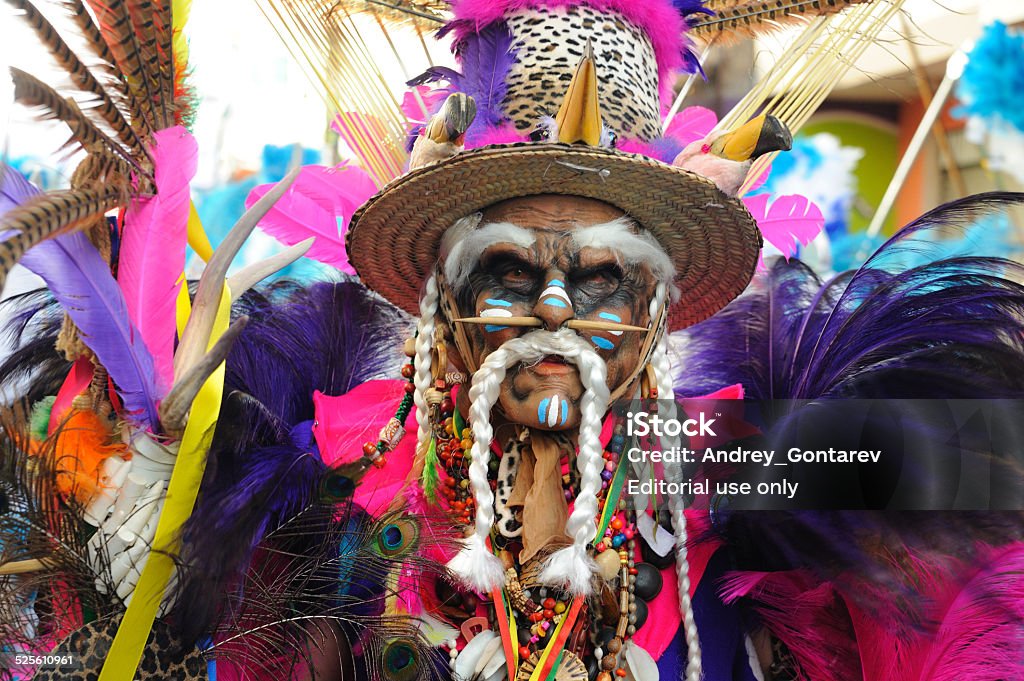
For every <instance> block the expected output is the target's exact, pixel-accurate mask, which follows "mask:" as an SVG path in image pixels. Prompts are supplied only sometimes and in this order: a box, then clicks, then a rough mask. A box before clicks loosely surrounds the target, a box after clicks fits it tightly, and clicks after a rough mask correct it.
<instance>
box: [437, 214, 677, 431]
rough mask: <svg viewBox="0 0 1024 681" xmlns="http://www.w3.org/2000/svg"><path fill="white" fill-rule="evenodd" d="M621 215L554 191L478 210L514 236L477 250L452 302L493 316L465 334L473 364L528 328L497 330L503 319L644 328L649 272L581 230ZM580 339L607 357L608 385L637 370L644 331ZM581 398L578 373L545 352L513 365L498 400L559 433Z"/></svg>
mask: <svg viewBox="0 0 1024 681" xmlns="http://www.w3.org/2000/svg"><path fill="white" fill-rule="evenodd" d="M622 217H623V214H622V211H620V210H618V209H617V208H614V207H612V206H610V205H608V204H605V203H602V202H600V201H595V200H592V199H586V198H582V197H572V196H554V195H544V196H531V197H525V198H520V199H512V200H509V201H505V202H502V203H500V204H496V205H494V206H492V207H490V208H488V209H487V210H485V211H484V215H483V224H494V223H509V224H511V225H515V226H516V227H517V228H519V230H518V233H519V238H516V239H503V238H502V237H501V236H500V234H498V235H496V236H495V240H494V242H493V243H490V244H485V245H483V246H482V248H479V249H477V253H474V254H473V255H474V256H475V257H476V262H475V263H473V264H472V270H471V273H470V274H469V277H468V281H467V285H465V286H463V287H462V288H461V290H460V293H459V295H458V296H457V302H458V305H459V308H460V313H461V314H462V315H463V316H467V317H487V318H490V319H493V322H492V323H490V324H486V325H473V326H472V327H471V328H467V333H468V336H469V339H470V345H471V352H472V354H473V359H474V361H475V363H476V364H477V365H478V366H479V364H480V362H481V361H482V360H483V359H484V358H485V357H486V356H487V355H488V354H490V353H491V352H493V351H494V350H496V349H497V348H499V347H500V346H501V345H502V344H503V343H505V342H507V341H508V340H510V339H512V338H515V337H517V336H521V335H523V334H525V333H528V332H530V331H533V330H534V329H532V328H523V327H515V326H506V325H503V324H502V319H503V318H507V317H539V318H540V319H541V320H542V321H543V323H544V327H543V328H546V329H547V330H550V331H556V330H558V329H559V328H561V327H562V326H563V324H565V322H567V321H568V320H570V319H573V318H576V319H586V320H594V321H606V322H607V321H611V322H618V323H622V324H630V325H634V326H647V325H648V323H649V321H650V316H649V309H648V308H649V304H650V301H651V299H652V297H653V296H654V292H655V288H656V285H657V281H656V279H655V276H654V274H653V273H652V271H651V269H650V268H649V267H648V266H646V265H645V264H642V263H637V264H633V265H629V264H624V263H628V259H627V258H624V257H622V254H621V253H619V252H618V251H617V250H614V249H612V248H608V247H604V246H602V245H601V241H602V240H601V239H600V238H599V237H598V235H597V233H596V232H595V231H591V232H590V233H587V231H586V230H587V229H588V228H591V227H593V226H595V225H604V224H607V223H609V222H612V221H615V220H617V219H619V218H622ZM625 229H627V228H625V227H620V231H621V230H625ZM626 236H627V237H629V236H630V235H629V234H627V235H626ZM578 333H579V334H580V336H581V337H582V338H584V339H585V340H586V341H587V342H589V343H590V344H591V345H593V347H594V348H595V349H596V350H597V352H598V354H599V355H600V356H601V357H602V358H603V359H604V360H605V361H606V363H607V368H608V386H609V388H610V389H612V390H614V389H615V388H617V387H618V386H619V385H620V384H621V383H622V382H623V381H624V380H626V379H627V378H628V377H629V376H630V374H631V373H632V372H633V371H634V369H636V367H637V364H638V362H639V361H640V350H641V347H642V345H643V341H644V334H643V333H640V332H621V331H589V330H588V331H578ZM463 393H468V391H463ZM582 395H583V385H582V383H581V382H580V378H579V370H578V369H577V367H576V366H575V365H573V364H570V363H567V362H565V361H564V360H563V359H561V358H560V357H556V356H551V355H549V356H546V357H544V358H543V359H540V360H539V361H537V362H535V363H532V364H530V365H524V364H520V365H519V366H516V367H510V369H509V371H508V373H507V375H506V378H505V381H504V383H503V384H502V390H501V395H500V397H499V402H498V404H499V407H500V408H501V411H502V412H503V414H504V416H505V417H506V418H507V419H508V420H510V421H512V422H514V423H520V424H525V425H530V426H532V427H539V428H542V429H547V430H563V429H567V428H573V427H575V426H577V425H578V424H579V421H580V412H579V402H580V398H581V397H582Z"/></svg>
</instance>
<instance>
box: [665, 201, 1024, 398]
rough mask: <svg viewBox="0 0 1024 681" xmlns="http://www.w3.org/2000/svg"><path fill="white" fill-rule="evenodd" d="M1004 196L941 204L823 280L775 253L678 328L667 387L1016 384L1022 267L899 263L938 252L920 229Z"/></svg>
mask: <svg viewBox="0 0 1024 681" xmlns="http://www.w3.org/2000/svg"><path fill="white" fill-rule="evenodd" d="M1015 203H1024V194H1013V193H992V194H984V195H978V196H975V197H969V198H967V199H961V200H959V201H955V202H952V203H949V204H946V205H945V206H941V207H939V208H937V209H935V210H933V211H931V212H930V213H928V214H927V215H925V216H922V217H921V218H919V219H918V220H916V221H914V222H913V223H911V224H910V225H908V226H907V227H905V228H904V229H903V230H901V231H900V233H899V234H897V235H896V236H895V237H893V238H892V239H890V240H889V241H888V242H887V243H885V244H884V245H883V246H882V247H881V248H880V249H879V250H878V251H877V252H876V253H875V254H874V255H873V256H871V258H869V259H868V261H867V262H866V263H865V264H864V265H863V266H862V267H861V268H860V269H859V270H857V271H856V272H849V273H846V274H842V275H839V276H838V277H836V278H834V279H833V280H831V281H829V282H822V281H821V280H820V279H818V277H817V276H816V275H815V274H814V273H813V272H812V271H811V270H810V269H808V268H807V267H806V266H804V265H802V264H800V263H797V262H795V261H790V262H789V263H786V262H785V261H782V260H778V261H775V262H774V263H773V264H771V265H770V266H769V268H768V270H767V271H766V272H765V273H764V274H763V276H761V277H759V278H758V279H756V280H755V281H754V282H753V284H752V285H751V287H750V289H749V290H748V292H747V293H745V294H744V295H743V296H741V297H740V298H738V299H737V300H735V301H733V303H732V304H730V305H729V306H728V307H726V308H725V309H724V310H723V311H722V312H720V313H718V314H717V315H715V316H714V317H712V318H711V319H709V320H708V321H706V322H703V323H701V324H699V325H697V326H695V327H693V328H691V329H689V330H687V331H686V332H685V335H686V337H687V339H688V341H689V343H688V344H687V357H686V359H685V361H684V362H683V365H684V366H686V367H687V371H686V375H685V376H684V377H683V378H682V380H681V382H680V383H679V384H678V385H677V390H678V391H679V392H680V393H681V394H683V395H703V394H707V393H709V392H712V391H713V390H716V389H718V388H721V387H723V386H726V385H731V384H734V383H742V384H743V386H744V389H745V391H746V395H747V396H748V397H749V398H751V399H804V398H807V399H816V398H820V397H875V396H885V397H889V398H898V397H929V398H936V397H946V398H955V397H962V398H982V397H984V398H996V397H1019V396H1022V395H1024V340H1022V339H1024V321H1022V317H1021V314H1020V311H1021V310H1024V287H1022V286H1020V285H1019V284H1017V283H1015V281H1014V280H1020V278H1021V277H1022V275H1024V268H1022V267H1021V266H1020V265H1018V264H1016V263H1013V262H1011V261H1007V260H1001V259H997V258H981V257H956V258H946V259H939V260H935V261H932V262H929V263H927V264H925V265H922V266H919V267H914V268H909V269H908V268H906V267H905V266H903V265H902V262H904V261H905V260H906V258H907V257H908V255H910V254H914V255H917V254H918V252H919V251H921V250H923V249H924V250H932V255H935V256H939V257H941V255H942V252H941V248H942V247H941V241H936V242H928V241H926V240H924V239H921V238H919V237H921V234H920V233H926V235H927V234H930V233H935V232H941V231H944V230H950V229H952V230H954V231H962V230H963V229H964V228H966V227H967V226H969V225H970V224H972V223H974V222H975V221H976V220H977V219H978V218H979V217H981V216H983V215H985V214H987V213H992V212H995V211H997V210H1001V209H1003V208H1005V207H1006V206H1008V205H1012V204H1015ZM915 237H918V238H915ZM723 339H730V340H731V341H732V342H723Z"/></svg>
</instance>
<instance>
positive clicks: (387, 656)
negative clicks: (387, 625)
mask: <svg viewBox="0 0 1024 681" xmlns="http://www.w3.org/2000/svg"><path fill="white" fill-rule="evenodd" d="M419 671H420V660H419V652H418V650H417V649H416V646H415V645H413V643H412V642H411V641H408V640H405V639H398V640H395V641H391V642H390V643H388V644H387V646H386V647H385V648H384V674H385V678H387V679H388V681H413V680H414V679H418V678H419Z"/></svg>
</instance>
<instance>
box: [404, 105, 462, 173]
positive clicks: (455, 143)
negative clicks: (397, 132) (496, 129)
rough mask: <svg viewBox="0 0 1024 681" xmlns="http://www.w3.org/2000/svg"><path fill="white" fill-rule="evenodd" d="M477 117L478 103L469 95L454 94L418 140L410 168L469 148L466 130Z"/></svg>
mask: <svg viewBox="0 0 1024 681" xmlns="http://www.w3.org/2000/svg"><path fill="white" fill-rule="evenodd" d="M475 118H476V102H475V101H474V100H473V98H472V97H470V96H469V95H467V94H465V93H462V92H453V93H452V94H450V95H448V98H447V99H446V100H445V102H444V106H442V107H441V110H440V111H438V112H437V113H436V114H434V115H433V116H432V117H431V119H430V121H428V122H427V125H426V127H424V128H423V131H422V132H421V133H420V134H419V136H418V137H417V138H416V142H415V143H414V144H413V147H412V153H411V154H410V155H409V168H410V170H411V169H415V168H422V167H423V166H425V165H429V164H431V163H437V162H438V161H443V160H445V159H448V158H451V157H452V156H455V155H456V154H458V153H459V152H460V151H462V150H463V149H464V148H465V142H466V130H468V129H469V126H470V125H472V124H473V119H475Z"/></svg>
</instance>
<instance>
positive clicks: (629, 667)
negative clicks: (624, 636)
mask: <svg viewBox="0 0 1024 681" xmlns="http://www.w3.org/2000/svg"><path fill="white" fill-rule="evenodd" d="M622 653H623V656H624V657H625V661H626V680H627V681H658V678H659V674H658V665H657V663H656V662H655V661H654V658H652V657H651V654H650V653H648V652H647V651H646V650H644V649H643V648H641V647H640V646H638V645H637V644H635V643H633V642H632V641H626V644H625V645H624V646H623V647H622Z"/></svg>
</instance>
